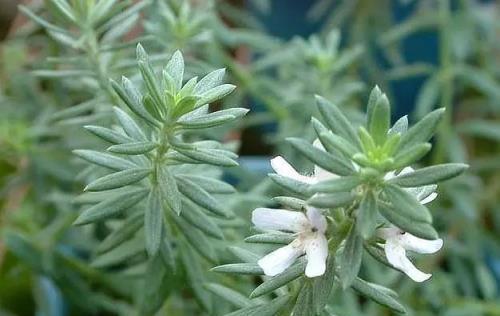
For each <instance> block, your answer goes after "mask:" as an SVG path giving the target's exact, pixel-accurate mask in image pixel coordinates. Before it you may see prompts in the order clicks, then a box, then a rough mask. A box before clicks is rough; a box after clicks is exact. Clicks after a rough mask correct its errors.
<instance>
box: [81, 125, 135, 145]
mask: <svg viewBox="0 0 500 316" xmlns="http://www.w3.org/2000/svg"><path fill="white" fill-rule="evenodd" d="M84 128H85V129H86V130H88V131H89V132H91V133H92V134H94V135H96V136H97V137H100V138H102V139H104V140H105V141H107V142H110V143H113V144H121V143H127V142H130V141H133V139H132V138H130V137H128V136H127V135H123V134H122V133H119V132H117V131H114V130H112V129H109V128H105V127H100V126H93V125H86V126H84Z"/></svg>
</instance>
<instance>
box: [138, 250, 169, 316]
mask: <svg viewBox="0 0 500 316" xmlns="http://www.w3.org/2000/svg"><path fill="white" fill-rule="evenodd" d="M171 276H172V273H171V272H170V271H167V269H166V266H165V264H164V263H163V260H162V258H161V256H154V257H152V258H150V259H149V260H148V262H147V267H146V271H145V273H144V274H143V275H142V281H143V282H141V283H142V284H141V285H142V287H141V288H139V291H138V292H139V293H138V294H137V295H136V297H137V296H139V297H138V298H139V311H138V313H140V315H154V314H156V313H157V312H158V310H160V308H161V307H162V305H163V304H164V302H165V301H164V300H165V297H167V296H168V294H169V292H170V291H171V287H170V286H169V285H170V284H171V282H172V281H173V280H172V277H171Z"/></svg>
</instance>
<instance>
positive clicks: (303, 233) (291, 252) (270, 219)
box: [252, 207, 328, 278]
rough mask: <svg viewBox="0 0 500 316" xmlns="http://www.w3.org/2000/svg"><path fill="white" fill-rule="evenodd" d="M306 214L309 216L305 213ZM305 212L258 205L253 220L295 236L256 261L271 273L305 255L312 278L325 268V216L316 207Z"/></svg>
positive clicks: (321, 273)
mask: <svg viewBox="0 0 500 316" xmlns="http://www.w3.org/2000/svg"><path fill="white" fill-rule="evenodd" d="M306 215H307V216H306ZM306 215H305V214H304V213H302V212H295V211H288V210H282V209H272V208H257V209H255V210H254V211H253V213H252V222H253V223H254V225H255V226H256V227H257V228H260V229H264V230H276V231H289V232H293V233H295V234H296V236H297V237H296V238H295V239H294V240H293V241H292V242H291V243H290V244H288V245H286V246H284V247H281V248H279V249H277V250H275V251H273V252H271V253H269V254H268V255H266V256H264V257H263V258H262V259H260V260H259V261H258V262H257V263H258V265H259V266H260V267H261V268H262V269H263V270H264V273H265V274H266V275H268V276H275V275H277V274H279V273H281V272H283V271H285V269H286V268H288V267H289V266H291V265H292V263H294V262H295V260H296V259H297V258H299V257H300V256H302V255H303V254H304V253H305V254H306V259H307V265H306V271H305V274H306V276H307V277H309V278H313V277H317V276H321V275H323V274H324V273H325V270H326V258H327V257H328V241H327V240H326V237H325V231H326V228H327V223H326V218H325V217H324V216H323V215H322V214H321V212H320V211H319V210H318V209H316V208H313V207H308V208H307V213H306Z"/></svg>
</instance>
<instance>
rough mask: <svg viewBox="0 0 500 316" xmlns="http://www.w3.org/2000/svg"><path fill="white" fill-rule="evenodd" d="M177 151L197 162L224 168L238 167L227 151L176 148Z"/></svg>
mask: <svg viewBox="0 0 500 316" xmlns="http://www.w3.org/2000/svg"><path fill="white" fill-rule="evenodd" d="M175 149H176V150H177V151H178V152H180V153H181V154H183V155H186V156H188V157H189V158H191V159H194V160H197V161H199V162H201V163H207V164H211V165H215V166H222V167H234V166H237V165H238V163H237V162H236V161H235V160H234V159H232V158H230V157H228V155H229V152H228V151H227V150H217V149H206V148H193V149H185V148H181V147H175Z"/></svg>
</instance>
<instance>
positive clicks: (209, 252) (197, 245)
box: [172, 213, 217, 262]
mask: <svg viewBox="0 0 500 316" xmlns="http://www.w3.org/2000/svg"><path fill="white" fill-rule="evenodd" d="M181 214H182V213H181ZM172 218H173V219H174V221H175V223H176V224H177V226H178V228H179V230H180V231H181V232H182V235H183V236H184V237H185V238H186V240H187V241H188V242H189V244H190V245H191V246H192V247H193V248H194V249H195V250H196V251H197V252H198V253H199V254H201V255H202V256H203V257H205V258H206V259H207V260H209V261H211V262H216V261H217V253H216V251H215V249H214V247H213V241H212V240H210V239H209V238H207V236H206V235H204V234H202V233H201V232H200V231H199V230H198V229H193V228H192V227H191V226H190V225H189V224H188V222H186V221H185V220H184V218H182V217H180V216H174V217H172Z"/></svg>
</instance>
